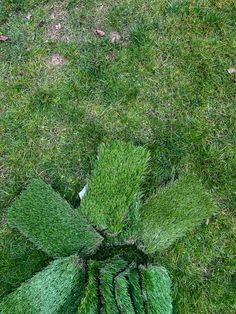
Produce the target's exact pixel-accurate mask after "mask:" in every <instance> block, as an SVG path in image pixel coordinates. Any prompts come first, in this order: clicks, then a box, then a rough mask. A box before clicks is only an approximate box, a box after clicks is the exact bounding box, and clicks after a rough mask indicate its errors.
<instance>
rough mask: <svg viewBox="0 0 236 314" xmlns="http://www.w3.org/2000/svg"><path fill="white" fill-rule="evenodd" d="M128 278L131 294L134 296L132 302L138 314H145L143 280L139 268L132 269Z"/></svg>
mask: <svg viewBox="0 0 236 314" xmlns="http://www.w3.org/2000/svg"><path fill="white" fill-rule="evenodd" d="M128 278H129V283H130V293H131V294H132V300H133V303H134V308H135V311H136V314H144V313H145V309H144V299H143V291H142V289H141V278H140V274H139V270H138V269H137V268H133V269H131V270H130V272H129V274H128Z"/></svg>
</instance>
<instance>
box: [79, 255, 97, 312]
mask: <svg viewBox="0 0 236 314" xmlns="http://www.w3.org/2000/svg"><path fill="white" fill-rule="evenodd" d="M97 273H98V262H97V261H89V265H88V282H87V286H86V290H85V292H84V296H83V298H82V299H81V303H80V305H79V308H78V311H77V313H78V314H94V313H98V311H99V300H98V282H97Z"/></svg>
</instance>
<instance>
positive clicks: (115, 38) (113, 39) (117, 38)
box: [110, 32, 121, 44]
mask: <svg viewBox="0 0 236 314" xmlns="http://www.w3.org/2000/svg"><path fill="white" fill-rule="evenodd" d="M110 39H111V42H112V44H114V43H116V42H119V41H120V39H121V36H120V34H119V33H118V32H111V33H110Z"/></svg>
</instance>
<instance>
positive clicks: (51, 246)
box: [8, 180, 102, 256]
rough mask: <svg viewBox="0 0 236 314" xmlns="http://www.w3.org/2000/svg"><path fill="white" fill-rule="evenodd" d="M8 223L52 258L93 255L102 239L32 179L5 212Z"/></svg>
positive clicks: (52, 192) (77, 215)
mask: <svg viewBox="0 0 236 314" xmlns="http://www.w3.org/2000/svg"><path fill="white" fill-rule="evenodd" d="M8 221H9V223H10V225H11V226H13V227H16V228H18V229H19V230H20V231H21V233H23V234H24V235H25V236H27V237H28V238H29V239H30V240H31V241H32V242H33V243H34V244H36V245H37V246H38V247H40V248H41V249H42V250H43V251H45V252H47V253H48V254H49V255H51V256H68V255H70V254H73V253H80V254H81V255H84V254H89V253H92V252H93V251H94V250H95V249H96V247H97V246H98V245H99V244H100V243H101V241H102V238H101V236H100V235H99V234H98V233H97V232H96V231H95V230H94V229H93V228H92V227H91V226H89V225H88V223H87V222H86V220H85V219H84V218H83V217H82V216H81V215H80V214H79V213H78V212H77V211H75V210H74V209H72V208H71V207H70V205H69V204H68V203H67V202H66V201H65V200H63V199H62V198H61V196H60V195H59V194H57V193H56V192H55V191H54V190H53V189H52V188H51V187H50V186H48V185H47V184H46V183H44V182H43V181H42V180H34V181H33V182H32V183H31V184H30V185H29V186H28V188H27V189H26V190H25V191H23V192H22V194H21V195H20V197H19V198H18V199H17V200H16V201H15V202H14V204H13V205H12V207H11V208H9V210H8Z"/></svg>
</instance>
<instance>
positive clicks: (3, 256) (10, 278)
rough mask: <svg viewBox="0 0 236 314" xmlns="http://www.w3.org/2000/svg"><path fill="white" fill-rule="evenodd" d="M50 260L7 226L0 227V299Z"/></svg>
mask: <svg viewBox="0 0 236 314" xmlns="http://www.w3.org/2000/svg"><path fill="white" fill-rule="evenodd" d="M49 261H50V258H49V257H48V256H47V254H45V253H44V252H42V251H40V250H37V249H36V247H35V246H34V245H33V244H32V243H31V242H30V241H28V240H27V239H26V238H25V237H24V236H22V235H21V234H20V233H19V232H18V231H17V230H13V229H10V228H9V227H8V226H7V225H5V224H4V225H1V226H0V299H1V298H2V297H3V296H5V295H7V294H8V293H10V292H12V291H13V290H14V289H16V288H17V287H19V285H20V284H21V283H22V282H24V281H25V280H27V279H29V278H31V277H32V276H33V275H34V274H35V273H36V272H38V271H40V270H42V269H43V268H44V267H45V266H47V265H48V263H49Z"/></svg>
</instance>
